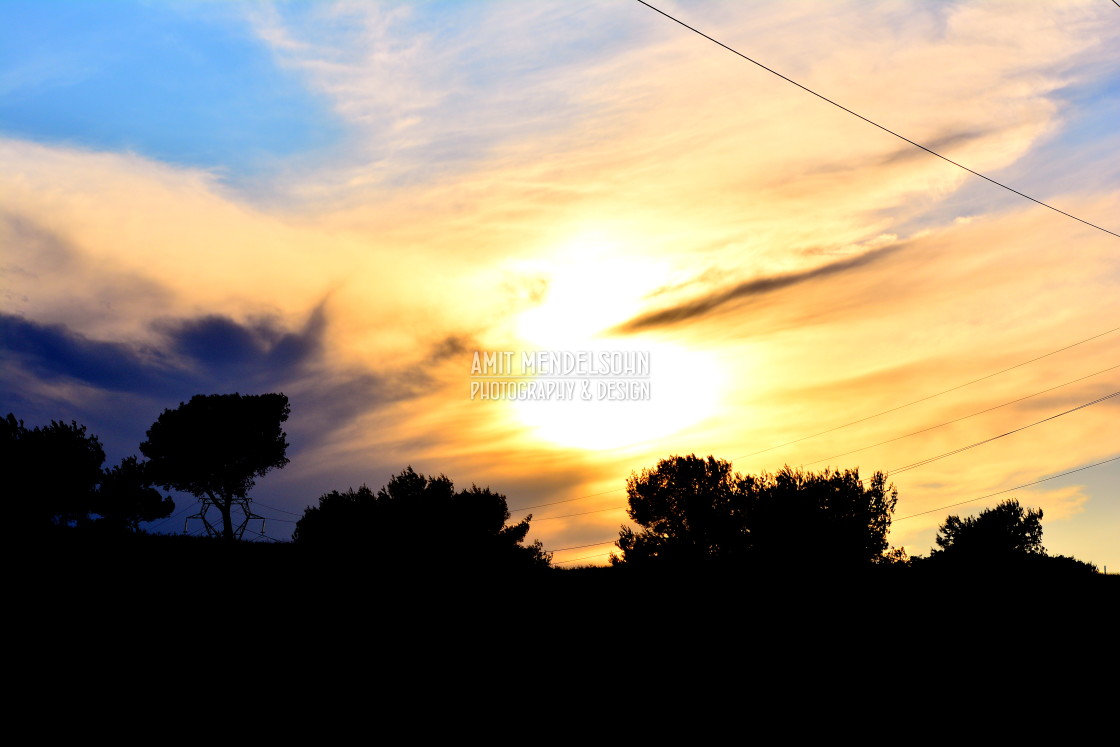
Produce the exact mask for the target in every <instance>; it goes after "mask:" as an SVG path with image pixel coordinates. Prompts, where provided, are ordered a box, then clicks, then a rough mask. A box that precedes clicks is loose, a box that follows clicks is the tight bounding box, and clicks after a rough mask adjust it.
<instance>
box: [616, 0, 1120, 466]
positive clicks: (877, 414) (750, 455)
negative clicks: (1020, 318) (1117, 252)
mask: <svg viewBox="0 0 1120 747" xmlns="http://www.w3.org/2000/svg"><path fill="white" fill-rule="evenodd" d="M638 1H639V2H641V0H638ZM1117 330H1120V327H1113V328H1112V329H1110V330H1108V331H1106V332H1101V333H1100V334H1099V335H1093V336H1092V337H1086V338H1085V339H1084V340H1080V341H1078V342H1075V343H1073V344H1072V345H1066V346H1065V347H1064V348H1058V349H1057V350H1051V351H1050V352H1049V353H1046V354H1044V355H1040V356H1038V357H1037V358H1031V359H1030V360H1028V361H1023V362H1022V363H1016V364H1015V365H1014V366H1008V367H1007V368H1004V369H1001V370H999V371H996V372H995V373H990V374H988V375H987V376H981V377H980V378H978V379H973V380H972V381H966V382H965V383H963V384H958V385H957V386H954V387H950V388H949V389H945V390H943V391H940V392H937V393H935V394H930V395H928V396H925V397H921V398H919V399H916V400H913V401H912V402H907V403H906V404H904V405H898V406H897V407H892V408H890V409H889V410H883V411H882V412H877V413H875V414H874V415H868V416H867V417H865V418H860V419H858V420H853V421H851V422H850V423H844V424H843V425H838V426H836V427H835V428H829V429H828V430H826V431H821V432H819V433H814V434H812V435H811V436H802V437H801V438H795V439H794V440H792V441H786V442H785V443H784V444H778V445H777V446H771V447H769V448H766V449H760V450H759V451H754V452H751V453H750V454H744V455H742V456H737V457H733V459H732V460H733V461H734V460H735V459H746V458H748V457H752V456H757V455H759V454H765V453H766V452H768V451H773V450H774V449H780V448H782V447H783V446H791V445H792V444H796V443H801V442H802V441H807V440H809V439H810V438H816V437H817V436H823V435H825V434H826V433H833V432H835V431H838V430H841V429H842V428H848V427H849V426H853V425H856V424H858V423H864V422H867V421H868V420H871V419H873V418H877V417H879V416H881V415H886V414H888V413H892V412H897V411H898V410H901V409H903V408H904V407H910V406H911V405H916V404H918V403H919V402H925V401H927V400H931V399H933V398H934V397H940V396H941V395H942V394H948V393H949V392H955V391H957V390H958V389H964V388H965V387H966V386H971V385H973V384H976V383H979V382H981V381H985V380H986V379H990V378H992V377H993V376H999V375H1000V374H1003V373H1007V372H1008V371H1012V370H1014V369H1016V368H1021V367H1023V366H1025V365H1027V364H1028V363H1034V362H1035V361H1040V360H1042V359H1043V358H1049V357H1050V356H1051V355H1055V354H1057V353H1061V352H1063V351H1065V350H1069V349H1070V348H1075V347H1077V346H1078V345H1084V344H1085V343H1087V342H1090V341H1091V340H1095V339H1097V338H1098V337H1104V336H1105V335H1110V334H1112V333H1113V332H1116V331H1117Z"/></svg>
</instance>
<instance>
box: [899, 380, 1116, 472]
mask: <svg viewBox="0 0 1120 747" xmlns="http://www.w3.org/2000/svg"><path fill="white" fill-rule="evenodd" d="M1113 397H1120V392H1113V393H1112V394H1109V395H1107V396H1104V397H1101V398H1099V399H1095V400H1093V401H1092V402H1086V403H1085V404H1083V405H1078V406H1077V407H1074V408H1072V409H1069V410H1066V411H1065V412H1059V413H1058V414H1057V415H1051V416H1050V417H1048V418H1043V419H1042V420H1039V421H1036V422H1034V423H1031V424H1030V425H1024V426H1023V427H1021V428H1016V429H1015V430H1013V431H1008V432H1007V433H1001V434H999V435H998V436H992V437H991V438H985V439H984V440H983V441H977V442H976V443H974V444H969V445H968V446H962V447H961V448H959V449H953V450H952V451H947V452H945V453H944V454H938V455H937V456H935V457H930V458H929V459H923V460H921V461H919V462H914V463H913V464H907V465H906V466H904V467H897V468H895V469H892V470H889V471H888V472H887V474H888V475H892V476H893V475H897V474H898V473H899V472H906V471H908V470H912V469H915V468H916V467H921V466H923V465H926V464H929V463H930V462H936V461H937V460H939V459H944V458H945V457H950V456H953V455H954V454H960V453H961V452H962V451H968V450H969V449H972V448H975V447H977V446H982V445H984V444H986V443H991V442H992V441H995V440H996V439H997V438H1003V437H1004V436H1010V435H1011V434H1012V433H1018V432H1019V431H1025V430H1026V429H1027V428H1033V427H1034V426H1036V425H1041V424H1042V423H1045V422H1047V421H1049V420H1054V419H1055V418H1060V417H1061V416H1063V415H1069V414H1070V413H1071V412H1077V411H1078V410H1080V409H1082V408H1085V407H1090V406H1092V405H1095V404H1097V403H1098V402H1104V401H1105V400H1108V399H1112V398H1113Z"/></svg>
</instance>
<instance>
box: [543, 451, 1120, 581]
mask: <svg viewBox="0 0 1120 747" xmlns="http://www.w3.org/2000/svg"><path fill="white" fill-rule="evenodd" d="M1117 459H1120V456H1114V457H1112V458H1111V459H1105V460H1104V461H1101V462H1095V463H1093V464H1086V465H1085V466H1084V467H1078V468H1077V469H1071V470H1068V471H1066V472H1060V473H1058V474H1056V475H1051V476H1050V477H1044V478H1042V479H1041V480H1035V481H1034V482H1027V483H1023V484H1022V485H1016V486H1015V487H1013V488H1007V489H1006V490H997V491H996V492H994V493H988V494H987V495H982V496H980V497H979V498H970V499H969V500H967V501H960V502H958V503H950V504H948V505H945V506H938V507H937V508H931V509H930V510H928V511H919V512H918V513H916V514H910V515H908V516H903V517H901V518H898V519H891V524H894V523H895V522H899V521H906V520H907V519H913V518H915V517H917V516H925V515H926V514H933V513H937V512H938V511H944V510H945V509H947V508H956V507H957V506H964V505H966V504H968V503H976V502H978V501H982V500H986V499H988V498H994V497H995V496H997V495H1003V494H1004V493H1010V492H1012V491H1013V490H1022V489H1023V488H1029V487H1030V486H1032V485H1038V484H1039V483H1043V482H1048V481H1050V480H1057V479H1058V478H1059V477H1065V476H1066V475H1072V474H1073V473H1075V472H1082V471H1084V470H1087V469H1092V468H1093V467H1100V466H1101V465H1102V464H1108V463H1109V462H1115V461H1116V460H1117ZM617 541H618V538H617V537H616V538H615V539H610V540H607V541H605V542H597V543H595V544H591V545H574V546H572V547H557V548H555V549H551V550H548V549H546V550H545V551H546V552H563V551H564V550H579V549H582V548H584V547H599V546H601V545H613V544H614V543H615V542H617ZM591 557H598V556H591ZM560 562H565V561H560Z"/></svg>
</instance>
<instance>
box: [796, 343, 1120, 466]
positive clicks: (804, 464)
mask: <svg viewBox="0 0 1120 747" xmlns="http://www.w3.org/2000/svg"><path fill="white" fill-rule="evenodd" d="M1114 368H1120V364H1117V365H1115V366H1110V367H1109V368H1106V369H1103V370H1101V371H1097V372H1096V373H1091V374H1089V375H1088V376H1082V377H1081V378H1079V379H1073V380H1072V381H1067V382H1066V383H1064V384H1058V385H1057V386H1052V387H1050V388H1049V389H1043V390H1042V391H1040V392H1035V393H1034V394H1028V395H1027V396H1026V397H1020V398H1019V399H1013V400H1011V401H1010V402H1004V403H1003V404H1002V405H996V406H995V407H989V408H988V409H986V410H980V411H978V412H974V413H971V414H969V415H964V416H962V417H959V418H954V419H953V420H946V421H945V422H944V423H938V424H937V425H931V426H930V427H929V428H922V429H921V430H919V431H911V432H910V433H907V434H905V435H902V436H895V437H894V438H888V439H887V440H886V441H880V442H879V443H877V444H871V445H870V446H862V447H860V448H858V449H852V450H851V451H845V452H844V453H843V454H833V455H832V456H830V457H825V458H824V459H818V460H816V461H814V462H805V463H803V464H802V465H801V466H802V467H811V466H812V465H814V464H820V463H821V462H828V461H831V460H833V459H839V458H840V457H845V456H848V455H849V454H858V453H859V452H861V451H867V450H868V449H874V448H875V447H876V446H882V445H883V444H889V443H893V442H895V441H901V440H902V439H904V438H910V436H917V435H918V434H919V433H926V432H927V431H932V430H936V429H938V428H943V427H944V426H946V425H952V424H953V423H959V422H961V421H962V420H968V419H969V418H974V417H976V416H977V415H983V414H984V413H986V412H992V411H993V410H998V409H1000V408H1001V407H1007V406H1008V405H1013V404H1015V403H1016V402H1022V401H1023V400H1027V399H1030V398H1031V397H1037V396H1038V395H1040V394H1046V393H1047V392H1052V391H1054V390H1055V389H1061V388H1062V387H1064V386H1069V385H1070V384H1076V383H1077V382H1079V381H1084V380H1085V379H1091V378H1093V377H1094V376H1100V375H1101V374H1102V373H1108V372H1109V371H1111V370H1112V369H1114Z"/></svg>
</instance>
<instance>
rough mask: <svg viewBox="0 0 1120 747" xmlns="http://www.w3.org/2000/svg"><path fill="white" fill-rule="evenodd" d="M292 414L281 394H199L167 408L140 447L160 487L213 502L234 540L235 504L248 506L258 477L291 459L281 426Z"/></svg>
mask: <svg viewBox="0 0 1120 747" xmlns="http://www.w3.org/2000/svg"><path fill="white" fill-rule="evenodd" d="M288 414H289V407H288V398H287V397H285V396H284V395H283V394H256V395H249V394H246V395H242V394H209V395H203V394H197V395H195V396H194V397H191V400H190V402H186V403H180V404H179V407H178V408H176V409H174V410H164V411H163V414H161V415H160V416H159V419H158V420H156V422H155V423H153V424H152V427H151V428H149V429H148V434H147V436H148V437H147V440H146V441H144V443H142V444H140V451H141V452H142V453H143V454H144V456H146V457H148V459H149V460H150V464H149V467H148V469H149V470H150V475H151V478H152V480H153V482H155V483H156V484H157V485H161V486H163V487H164V488H165V489H171V488H174V489H176V490H182V491H185V492H188V493H191V494H193V495H195V496H197V497H199V498H201V499H203V504H204V507H205V505H206V503H207V501H209V502H210V503H213V504H214V505H215V506H216V507H217V508H218V510H219V512H220V513H221V516H222V537H223V538H225V539H227V540H232V539H233V538H234V536H235V533H234V529H233V521H232V517H231V510H232V508H233V505H234V504H235V503H238V504H241V505H242V507H243V508H245V509H246V510H247V502H248V500H249V498H248V492H249V491H250V490H251V489H252V488H253V486H254V485H255V484H256V478H258V477H262V476H264V475H265V474H267V473H268V472H269V471H271V470H273V469H277V468H281V467H283V466H284V465H286V464H287V463H288V459H287V457H286V456H285V453H286V451H287V448H288V443H287V441H286V440H285V438H286V436H287V434H285V433H284V431H283V430H282V429H281V424H282V423H283V422H284V421H285V420H287V419H288ZM247 518H248V516H246V519H247ZM241 526H242V527H243V526H244V523H242V525H241Z"/></svg>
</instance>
